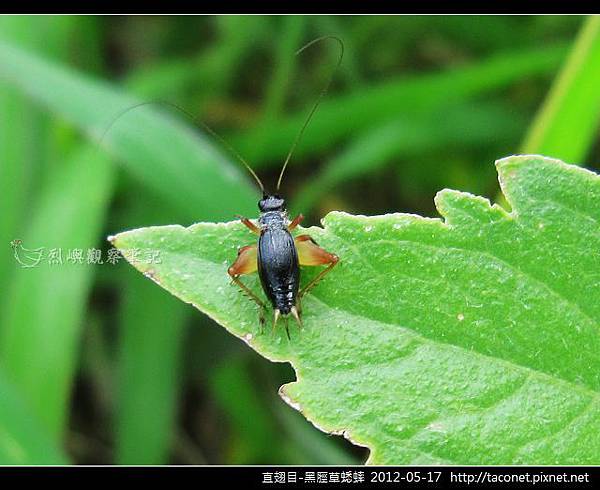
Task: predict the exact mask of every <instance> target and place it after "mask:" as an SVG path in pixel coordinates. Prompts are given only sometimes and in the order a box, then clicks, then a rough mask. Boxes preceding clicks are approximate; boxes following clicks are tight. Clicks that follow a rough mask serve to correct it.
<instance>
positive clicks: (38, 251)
mask: <svg viewBox="0 0 600 490" xmlns="http://www.w3.org/2000/svg"><path fill="white" fill-rule="evenodd" d="M10 246H11V248H12V249H13V255H14V256H15V259H17V262H18V263H19V264H21V267H23V268H24V269H29V268H31V267H35V266H37V265H38V264H39V263H40V261H41V260H42V256H43V254H44V249H45V247H40V248H35V249H32V248H25V247H24V246H23V240H20V239H16V240H13V241H12V242H10Z"/></svg>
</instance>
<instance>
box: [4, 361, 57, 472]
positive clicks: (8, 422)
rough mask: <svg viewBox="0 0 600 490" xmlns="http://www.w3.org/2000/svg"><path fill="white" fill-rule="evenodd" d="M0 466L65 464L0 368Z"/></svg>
mask: <svg viewBox="0 0 600 490" xmlns="http://www.w3.org/2000/svg"><path fill="white" fill-rule="evenodd" d="M0 393H1V395H0V465H37V464H67V463H68V460H67V457H66V456H65V455H64V454H63V453H62V452H61V450H60V449H59V448H58V447H57V446H56V444H55V443H54V441H53V440H52V438H50V437H49V435H48V433H47V431H46V429H45V428H44V427H43V426H42V424H41V423H40V421H39V420H37V418H36V417H35V416H34V415H33V414H32V413H31V410H30V409H29V407H28V406H27V404H26V403H25V402H24V401H23V399H22V398H21V397H20V396H19V394H18V393H17V391H16V389H15V387H14V386H13V385H11V383H9V382H8V380H7V379H6V376H5V375H4V373H3V372H2V371H0Z"/></svg>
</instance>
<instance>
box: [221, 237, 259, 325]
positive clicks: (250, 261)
mask: <svg viewBox="0 0 600 490" xmlns="http://www.w3.org/2000/svg"><path fill="white" fill-rule="evenodd" d="M257 268H258V263H257V252H256V245H248V246H246V247H242V248H240V249H239V250H238V257H237V259H236V260H235V262H234V263H233V264H232V265H231V267H229V269H228V270H227V273H228V274H229V275H230V276H231V280H232V281H233V282H234V283H236V284H237V285H238V287H239V288H240V289H241V290H242V292H243V293H245V294H246V295H247V296H248V297H249V298H250V299H251V300H252V301H254V302H255V303H256V304H257V305H258V307H259V308H260V313H259V317H258V319H259V322H260V330H261V332H262V330H263V327H264V324H265V312H266V310H267V306H266V305H265V303H264V301H262V300H261V299H260V298H259V297H258V296H257V295H256V293H254V291H252V290H251V289H250V288H249V287H248V286H246V285H245V284H244V283H243V282H242V281H241V279H240V276H241V275H244V274H252V273H253V272H256V270H257Z"/></svg>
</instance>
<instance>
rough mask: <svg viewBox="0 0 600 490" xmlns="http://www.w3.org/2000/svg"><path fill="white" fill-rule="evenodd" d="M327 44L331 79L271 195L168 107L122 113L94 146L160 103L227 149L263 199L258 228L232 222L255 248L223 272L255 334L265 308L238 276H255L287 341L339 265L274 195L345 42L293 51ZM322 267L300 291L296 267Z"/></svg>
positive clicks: (242, 253) (240, 254) (246, 249)
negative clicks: (247, 305)
mask: <svg viewBox="0 0 600 490" xmlns="http://www.w3.org/2000/svg"><path fill="white" fill-rule="evenodd" d="M326 40H333V41H336V42H337V44H338V45H339V55H338V59H337V63H336V65H335V68H334V69H333V71H332V73H331V75H330V76H329V79H328V81H327V83H326V85H325V87H324V88H323V89H322V90H321V92H320V94H319V96H318V97H317V99H316V101H315V102H314V104H313V105H312V107H311V109H310V111H309V113H308V116H307V117H306V120H305V121H304V123H303V125H302V127H301V128H300V130H299V131H298V134H297V135H296V137H295V139H294V141H293V143H292V145H291V147H290V150H289V152H288V154H287V156H286V158H285V160H284V163H283V165H282V167H281V171H280V173H279V178H278V180H277V186H276V189H275V193H269V192H267V190H266V188H265V186H264V185H263V183H262V181H261V180H260V178H259V177H258V175H257V174H256V172H255V171H254V170H253V169H252V167H251V166H250V165H249V164H248V162H247V161H246V160H245V159H244V158H243V157H242V156H241V155H240V154H239V153H238V152H237V151H236V150H235V148H233V147H232V146H231V145H230V144H229V143H227V141H225V140H224V138H222V137H221V135H219V134H218V133H217V132H216V131H214V130H213V129H212V128H211V127H210V126H208V125H207V124H206V123H204V122H203V121H201V120H199V119H198V118H196V117H195V116H194V115H192V114H190V113H189V112H188V111H186V110H185V109H183V108H181V107H179V106H178V105H176V104H173V103H171V102H167V101H163V100H152V101H146V102H140V103H138V104H135V105H133V106H130V107H128V108H126V109H124V110H123V111H121V112H120V113H118V114H117V115H116V116H115V117H114V118H113V120H112V121H111V122H110V124H108V126H107V127H106V128H105V130H104V132H103V133H102V136H101V137H100V139H99V141H98V143H97V148H99V147H100V145H101V143H102V141H103V140H104V138H105V136H106V135H107V134H108V132H109V130H110V129H111V128H112V127H113V125H114V124H115V122H116V121H117V120H119V119H120V118H121V117H122V116H124V115H125V114H126V113H128V112H130V111H132V110H135V109H138V108H140V107H142V106H146V105H151V104H162V105H166V106H169V107H172V108H174V109H176V110H178V111H179V112H181V113H182V114H184V115H185V116H187V117H188V118H190V119H191V120H192V121H194V123H196V124H198V125H199V126H201V127H202V128H203V129H204V130H205V131H206V132H208V133H209V134H210V135H211V136H212V137H213V138H215V139H216V140H217V141H219V142H220V143H221V144H222V145H223V147H224V148H225V149H226V150H228V151H229V153H231V155H232V156H233V157H235V158H236V159H237V160H238V161H239V162H240V163H241V164H242V165H243V166H244V167H245V168H246V169H247V170H248V172H249V173H250V175H252V177H253V178H254V180H255V181H256V183H257V184H258V186H259V188H260V191H261V192H262V198H261V199H260V201H259V202H258V209H259V212H260V215H259V217H258V220H257V221H258V223H255V222H253V221H252V220H250V219H249V218H246V217H242V216H237V217H238V218H240V220H241V222H242V223H243V224H244V225H245V226H246V227H247V228H248V229H249V230H250V231H251V232H252V233H254V234H255V235H257V237H258V241H257V243H256V244H254V245H247V246H244V247H242V248H240V249H239V250H238V256H237V259H236V260H235V262H233V264H232V265H231V266H230V267H229V269H228V271H227V272H228V273H229V276H230V277H231V279H232V283H233V284H235V285H237V286H238V287H239V288H240V289H241V291H242V293H244V294H245V295H246V296H248V297H249V298H250V300H252V301H253V302H254V303H256V304H257V305H258V307H259V309H260V312H259V322H260V329H261V331H263V327H264V324H265V315H266V311H267V305H266V304H265V302H264V301H263V300H262V299H261V298H260V297H259V296H258V295H257V294H256V293H255V292H254V291H252V290H251V289H250V288H249V287H248V286H247V285H246V284H244V283H243V282H242V280H241V277H242V276H244V275H248V274H253V273H255V272H258V275H259V277H260V282H261V285H262V289H263V291H264V293H265V295H266V297H267V298H268V300H269V302H270V303H271V306H272V308H273V328H272V330H275V327H276V325H277V322H278V320H279V318H280V317H283V318H284V321H285V331H286V334H287V337H288V339H290V332H289V327H288V320H289V315H291V316H293V317H294V319H295V320H296V323H297V324H298V327H299V328H302V298H303V297H304V296H305V295H306V294H307V293H308V292H309V291H310V290H311V289H312V288H314V287H315V286H316V285H317V283H319V281H320V280H321V279H323V277H325V275H327V274H328V273H329V272H330V271H331V270H332V269H333V267H335V265H336V264H337V263H338V262H339V257H338V256H337V255H335V254H333V253H330V252H328V251H327V250H325V249H323V248H321V247H320V246H319V245H318V244H317V242H316V241H315V240H313V238H311V236H310V235H307V234H304V235H298V236H296V237H295V238H294V237H293V236H292V233H291V232H292V231H294V229H295V228H296V227H297V226H298V225H299V224H300V223H301V222H302V220H303V219H304V217H303V216H302V214H299V215H298V216H296V217H295V218H294V219H293V220H291V221H290V219H289V216H288V212H287V207H286V201H285V199H284V198H283V197H281V196H280V194H279V191H280V188H281V182H282V180H283V175H284V173H285V170H286V168H287V166H288V164H289V162H290V160H291V158H292V156H293V154H294V150H295V149H296V147H297V146H298V143H300V141H301V140H302V135H303V134H304V131H305V130H306V128H307V127H308V125H309V123H310V121H311V119H312V117H313V116H314V114H315V112H316V111H317V108H318V107H319V104H320V102H321V100H322V99H323V97H324V96H325V94H326V93H327V91H328V90H329V87H330V85H331V82H332V81H333V78H334V75H335V73H336V72H337V70H338V68H339V66H340V65H341V63H342V59H343V57H344V43H343V42H342V40H341V39H340V38H338V37H336V36H322V37H319V38H316V39H313V40H312V41H310V42H309V43H307V44H305V45H304V46H302V47H301V48H300V49H299V50H298V51H296V55H299V54H300V53H302V52H303V51H304V50H306V49H308V48H309V47H311V46H313V45H315V44H317V43H319V42H322V41H326ZM323 265H324V266H326V268H325V269H323V270H322V271H321V272H320V273H319V274H317V275H316V276H315V277H314V279H312V280H311V281H310V282H309V283H308V284H306V286H304V287H303V288H302V289H300V267H301V266H303V267H314V266H323Z"/></svg>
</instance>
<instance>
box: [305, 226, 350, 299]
mask: <svg viewBox="0 0 600 490" xmlns="http://www.w3.org/2000/svg"><path fill="white" fill-rule="evenodd" d="M295 242H296V249H297V250H298V260H299V262H300V265H304V266H316V265H327V267H326V268H325V269H323V270H322V271H321V272H319V274H317V275H316V276H315V277H314V278H313V279H312V280H311V281H310V282H309V283H308V284H307V285H306V286H304V287H303V288H302V289H301V290H300V292H299V293H298V309H299V311H300V301H301V300H302V297H303V296H304V295H305V294H306V293H308V292H309V291H310V290H311V289H312V288H314V287H315V286H316V285H317V284H318V283H319V282H320V281H321V279H323V278H324V277H325V276H326V275H327V274H329V273H330V272H331V270H332V269H333V268H334V267H335V266H336V265H337V264H338V262H339V261H340V259H339V257H338V256H337V255H335V254H332V253H329V252H328V251H327V250H325V249H324V248H321V247H319V245H317V242H315V241H314V240H313V239H312V238H311V237H310V235H299V236H297V237H296V240H295Z"/></svg>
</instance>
